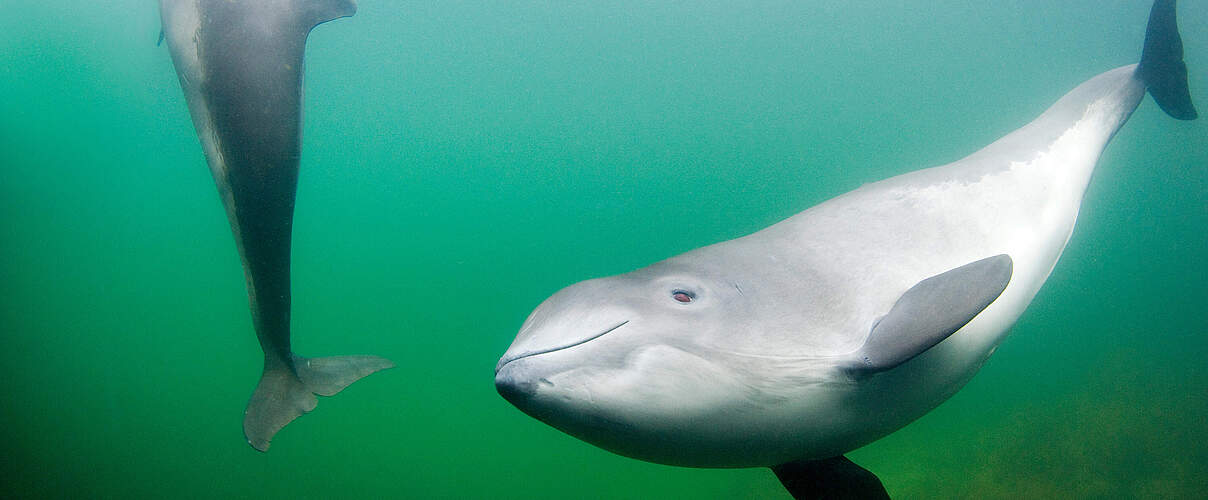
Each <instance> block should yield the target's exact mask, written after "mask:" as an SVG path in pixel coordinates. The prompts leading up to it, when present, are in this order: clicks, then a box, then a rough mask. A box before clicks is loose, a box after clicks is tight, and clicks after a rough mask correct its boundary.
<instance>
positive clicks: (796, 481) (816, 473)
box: [772, 456, 889, 500]
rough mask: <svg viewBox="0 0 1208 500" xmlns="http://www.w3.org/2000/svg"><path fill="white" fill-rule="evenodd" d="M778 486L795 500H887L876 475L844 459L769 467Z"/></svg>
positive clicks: (882, 486) (806, 461)
mask: <svg viewBox="0 0 1208 500" xmlns="http://www.w3.org/2000/svg"><path fill="white" fill-rule="evenodd" d="M772 472H775V473H776V478H777V479H780V484H783V485H784V488H785V489H786V490H789V494H791V495H793V498H796V499H797V500H803V499H817V500H822V499H826V500H873V499H888V498H889V492H887V491H885V486H884V485H882V484H881V480H880V479H877V476H876V474H873V473H872V472H869V471H868V469H865V468H863V467H860V466H859V465H856V464H855V463H854V462H852V461H851V460H848V459H847V457H844V456H838V457H832V458H826V459H822V460H800V461H796V462H789V463H787V464H782V465H777V466H775V467H772Z"/></svg>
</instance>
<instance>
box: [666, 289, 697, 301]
mask: <svg viewBox="0 0 1208 500" xmlns="http://www.w3.org/2000/svg"><path fill="white" fill-rule="evenodd" d="M671 298H673V299H675V301H676V302H679V303H681V304H687V303H689V302H692V301H693V300H695V299H696V294H694V293H692V292H689V291H687V290H675V291H672V292H671Z"/></svg>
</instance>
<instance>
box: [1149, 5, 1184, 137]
mask: <svg viewBox="0 0 1208 500" xmlns="http://www.w3.org/2000/svg"><path fill="white" fill-rule="evenodd" d="M1137 74H1138V75H1140V76H1141V80H1143V81H1144V82H1145V86H1146V88H1147V89H1148V90H1149V95H1151V96H1153V100H1154V101H1156V102H1157V103H1158V107H1160V108H1162V111H1165V112H1166V114H1168V115H1170V116H1172V117H1174V118H1178V119H1180V120H1194V119H1195V118H1196V116H1198V114H1197V113H1196V112H1195V106H1194V105H1192V103H1191V92H1190V91H1189V90H1188V88H1187V64H1185V63H1184V62H1183V39H1182V38H1180V37H1179V26H1178V23H1177V22H1176V19H1175V0H1157V1H1155V2H1154V3H1153V8H1152V9H1150V11H1149V24H1148V25H1147V26H1146V28H1145V48H1144V49H1143V50H1142V51H1141V64H1140V65H1139V66H1138V67H1137Z"/></svg>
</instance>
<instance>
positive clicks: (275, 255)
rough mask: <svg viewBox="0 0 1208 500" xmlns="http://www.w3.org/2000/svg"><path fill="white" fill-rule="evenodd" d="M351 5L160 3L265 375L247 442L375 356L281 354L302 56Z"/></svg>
mask: <svg viewBox="0 0 1208 500" xmlns="http://www.w3.org/2000/svg"><path fill="white" fill-rule="evenodd" d="M355 12H356V4H355V3H353V2H352V1H351V0H256V1H229V0H160V15H161V18H162V22H163V35H162V36H163V37H164V39H166V40H167V42H168V48H169V49H170V52H171V53H172V61H173V63H174V64H175V66H176V74H177V76H179V78H180V86H181V88H182V89H183V90H184V94H185V100H186V101H188V104H189V113H190V115H191V116H192V118H193V126H194V128H196V130H197V136H198V138H200V139H201V145H202V148H203V149H204V150H205V156H206V160H207V162H208V163H209V166H210V172H211V173H212V174H213V176H214V182H215V183H216V184H217V185H218V193H219V195H220V196H221V198H222V203H223V205H224V206H225V207H226V212H227V218H228V219H229V220H230V223H231V230H232V231H233V232H234V235H235V244H236V246H237V247H238V248H239V256H240V257H241V259H242V261H243V271H244V277H245V278H246V279H247V290H248V296H249V299H250V305H251V310H252V323H253V325H254V326H255V329H256V336H257V338H258V339H259V340H260V347H261V348H262V349H263V350H264V371H263V374H262V375H261V378H260V382H259V384H257V385H256V389H255V391H254V392H253V393H252V397H251V400H250V401H248V404H247V410H246V411H245V412H244V419H243V432H244V435H245V437H246V438H247V441H248V443H249V444H251V445H252V447H254V448H256V449H257V450H260V451H266V450H268V447H269V442H270V441H271V440H272V438H273V435H274V434H276V433H277V431H279V430H281V428H282V427H285V425H286V424H288V423H290V422H291V421H293V420H294V419H295V418H297V417H298V416H299V415H301V414H303V413H306V412H309V411H311V410H313V409H314V407H315V405H316V404H317V403H318V399H317V398H316V397H315V395H316V394H318V395H322V396H331V395H334V394H336V393H337V392H340V391H341V390H342V389H344V387H346V386H348V384H351V383H353V382H355V381H357V380H359V379H360V378H362V377H364V376H366V375H369V374H371V373H373V372H376V371H378V370H382V369H385V368H390V367H392V366H394V364H393V363H391V362H390V361H389V360H387V359H385V358H381V357H378V356H334V357H324V358H305V357H302V356H298V355H296V354H294V353H293V351H292V350H291V349H290V324H289V320H290V280H289V272H290V268H289V259H290V237H291V231H292V226H293V216H294V194H295V191H296V188H297V183H298V159H299V156H300V154H301V149H302V121H301V120H302V74H303V52H304V49H305V45H306V37H307V35H308V34H309V33H310V30H311V28H313V27H315V26H316V25H318V24H320V23H323V22H326V21H330V20H332V19H336V18H340V17H347V16H351V15H353V13H355Z"/></svg>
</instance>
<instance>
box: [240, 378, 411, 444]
mask: <svg viewBox="0 0 1208 500" xmlns="http://www.w3.org/2000/svg"><path fill="white" fill-rule="evenodd" d="M291 364H292V365H293V366H292V367H290V366H287V365H285V364H282V363H267V362H266V363H265V366H264V373H263V374H262V375H261V376H260V383H259V384H257V385H256V391H255V392H253V393H252V399H251V400H250V401H248V403H247V410H246V411H244V413H243V435H244V436H245V437H246V438H247V442H248V444H250V445H252V447H253V448H255V449H257V450H259V451H268V446H269V442H270V441H272V439H273V435H275V434H277V431H279V430H281V428H282V427H285V425H286V424H288V423H290V422H292V421H293V420H294V419H295V418H298V416H300V415H302V414H303V413H307V412H309V411H311V410H313V409H315V405H317V404H318V403H319V399H318V398H317V397H315V395H316V394H317V395H319V396H334V395H336V393H338V392H340V391H341V390H343V389H344V388H345V387H348V385H349V384H351V383H353V382H356V381H357V380H360V379H361V378H364V377H365V376H366V375H369V374H371V373H374V372H376V371H379V370H384V369H386V368H393V367H394V363H392V362H390V360H388V359H386V358H381V357H378V356H331V357H326V358H304V357H302V356H298V355H294V356H293V357H292V363H291Z"/></svg>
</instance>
